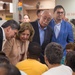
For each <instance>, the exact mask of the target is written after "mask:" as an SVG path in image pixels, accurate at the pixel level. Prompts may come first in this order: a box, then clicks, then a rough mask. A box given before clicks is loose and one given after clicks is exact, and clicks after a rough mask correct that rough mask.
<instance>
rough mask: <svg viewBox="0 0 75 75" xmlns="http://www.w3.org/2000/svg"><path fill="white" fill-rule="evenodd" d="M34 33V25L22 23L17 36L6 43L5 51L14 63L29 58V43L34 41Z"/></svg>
mask: <svg viewBox="0 0 75 75" xmlns="http://www.w3.org/2000/svg"><path fill="white" fill-rule="evenodd" d="M33 35H34V29H33V27H32V25H31V24H30V23H22V24H21V27H20V30H19V32H18V34H17V36H16V37H15V38H13V39H12V40H10V41H7V42H6V43H5V45H4V49H3V52H4V53H5V54H6V55H7V57H8V58H9V60H10V62H11V63H12V64H13V65H16V64H17V62H19V61H22V60H24V59H26V58H27V49H28V45H29V42H30V41H32V38H33Z"/></svg>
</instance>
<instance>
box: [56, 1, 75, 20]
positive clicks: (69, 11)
mask: <svg viewBox="0 0 75 75" xmlns="http://www.w3.org/2000/svg"><path fill="white" fill-rule="evenodd" d="M55 4H56V5H62V6H63V7H64V9H65V11H66V16H67V17H68V18H69V19H72V18H75V0H56V3H55Z"/></svg>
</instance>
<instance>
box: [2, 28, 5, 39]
mask: <svg viewBox="0 0 75 75" xmlns="http://www.w3.org/2000/svg"><path fill="white" fill-rule="evenodd" d="M1 29H2V31H3V40H6V36H5V32H4V29H3V28H2V27H1Z"/></svg>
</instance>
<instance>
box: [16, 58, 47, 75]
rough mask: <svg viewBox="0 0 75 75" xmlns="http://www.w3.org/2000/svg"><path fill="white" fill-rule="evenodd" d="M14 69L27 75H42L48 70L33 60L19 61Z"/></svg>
mask: <svg viewBox="0 0 75 75" xmlns="http://www.w3.org/2000/svg"><path fill="white" fill-rule="evenodd" d="M16 67H17V68H18V69H19V70H21V71H23V72H25V73H26V74H27V75H42V73H44V72H45V71H47V70H48V67H47V66H46V65H45V64H42V63H40V62H39V61H37V60H34V59H26V60H24V61H21V62H19V63H18V64H17V65H16Z"/></svg>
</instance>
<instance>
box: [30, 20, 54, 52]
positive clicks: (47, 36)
mask: <svg viewBox="0 0 75 75" xmlns="http://www.w3.org/2000/svg"><path fill="white" fill-rule="evenodd" d="M31 24H32V26H33V28H34V30H35V34H34V37H33V42H37V43H39V44H40V36H39V28H38V20H36V21H34V22H31ZM52 34H53V31H52V29H51V28H50V26H47V29H46V31H45V39H44V42H43V44H42V46H41V47H42V52H44V49H45V47H46V45H47V44H48V43H50V42H51V39H52Z"/></svg>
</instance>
